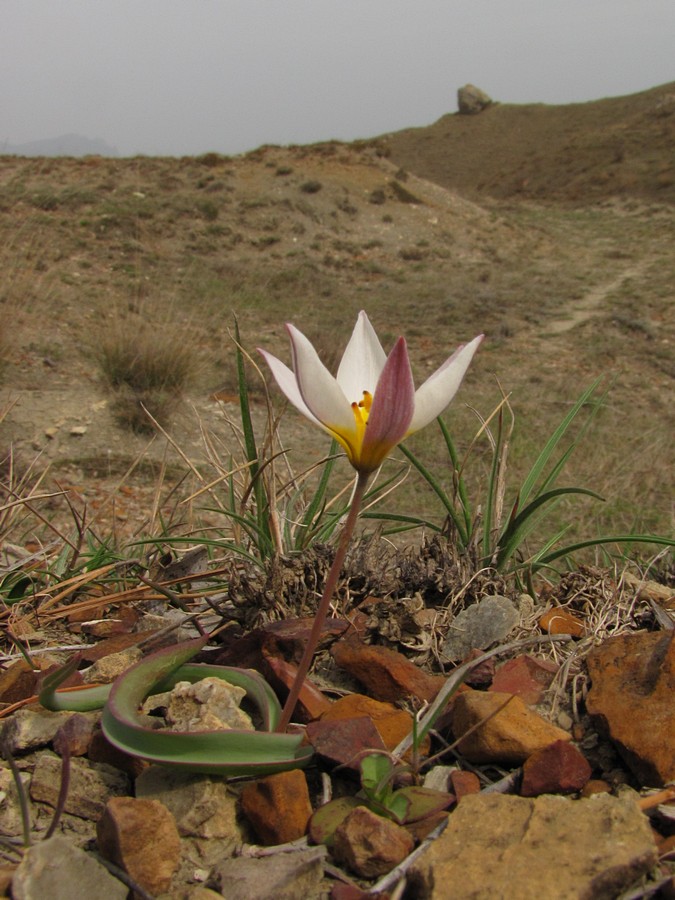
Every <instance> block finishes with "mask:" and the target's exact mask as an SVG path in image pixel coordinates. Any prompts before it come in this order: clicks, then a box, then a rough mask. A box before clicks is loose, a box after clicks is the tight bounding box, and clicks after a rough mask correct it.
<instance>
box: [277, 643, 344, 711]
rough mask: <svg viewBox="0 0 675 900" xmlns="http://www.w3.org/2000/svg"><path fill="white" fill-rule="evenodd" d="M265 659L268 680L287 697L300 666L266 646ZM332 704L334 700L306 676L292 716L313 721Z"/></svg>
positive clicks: (280, 693) (278, 691) (281, 694)
mask: <svg viewBox="0 0 675 900" xmlns="http://www.w3.org/2000/svg"><path fill="white" fill-rule="evenodd" d="M263 660H264V666H265V671H264V674H265V677H266V680H267V682H268V683H269V684H270V685H271V687H272V688H273V689H274V690H275V691H276V692H277V693H278V694H279V696H281V697H284V698H285V697H287V696H288V694H289V692H290V689H291V687H292V685H293V682H294V681H295V678H296V676H297V674H298V667H297V666H294V665H293V663H289V662H287V661H286V660H285V659H282V658H281V657H279V656H273V655H272V654H271V653H268V652H266V651H265V650H264V648H263ZM331 706H332V701H331V700H329V699H328V697H326V695H325V694H324V693H323V692H322V691H320V690H319V688H318V687H317V686H316V685H315V684H313V683H312V681H310V679H309V678H305V680H304V681H303V683H302V687H301V688H300V696H299V697H298V702H297V704H296V705H295V709H294V710H293V715H292V717H291V718H292V720H293V721H294V722H303V723H307V722H311V721H312V720H313V719H318V718H319V717H320V716H321V715H322V713H325V712H326V711H327V710H329V709H330V707H331Z"/></svg>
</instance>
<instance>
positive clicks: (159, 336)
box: [94, 313, 199, 432]
mask: <svg viewBox="0 0 675 900" xmlns="http://www.w3.org/2000/svg"><path fill="white" fill-rule="evenodd" d="M198 351H199V348H198V346H197V345H196V343H194V342H193V341H192V340H190V334H189V331H188V330H187V329H186V328H185V327H184V326H182V325H180V324H178V323H173V322H170V321H162V320H161V319H160V320H157V319H154V318H152V317H149V318H147V317H145V316H140V315H138V314H133V313H131V314H129V315H126V316H115V317H114V319H113V321H112V322H108V323H106V326H105V327H104V328H103V329H102V330H101V333H100V334H99V335H98V340H97V341H96V344H95V347H94V353H95V356H96V358H97V361H98V363H99V365H100V367H101V372H102V374H103V377H104V379H105V381H106V383H107V384H108V386H109V387H110V388H111V389H112V391H113V396H114V410H115V414H116V417H117V419H118V421H119V422H120V424H121V425H123V426H125V427H127V428H130V429H131V430H132V431H138V432H142V431H150V432H151V431H153V427H154V426H153V424H152V422H151V420H150V419H149V417H148V415H147V413H150V414H151V416H153V418H155V419H156V420H157V421H158V422H159V423H160V424H162V425H166V424H167V423H168V421H169V418H170V415H171V413H172V412H173V410H174V409H175V407H176V404H177V402H178V400H179V398H180V396H181V395H182V393H183V392H184V391H185V389H186V388H187V387H188V385H189V383H190V381H191V379H192V378H193V377H194V375H195V372H196V369H197V366H198V360H199V356H198ZM146 410H147V412H146Z"/></svg>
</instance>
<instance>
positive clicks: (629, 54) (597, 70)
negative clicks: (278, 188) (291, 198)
mask: <svg viewBox="0 0 675 900" xmlns="http://www.w3.org/2000/svg"><path fill="white" fill-rule="evenodd" d="M673 80H675V0H468V2H467V0H454V2H453V0H0V146H2V144H5V143H11V144H19V143H24V142H26V141H32V140H38V139H42V138H49V137H57V136H59V135H63V134H66V133H69V132H75V133H78V134H81V135H84V136H86V137H89V138H100V139H103V140H105V141H107V142H108V143H109V144H111V145H113V146H115V147H117V148H118V150H119V152H120V153H121V154H122V155H133V154H136V153H143V154H150V155H155V154H167V155H183V154H195V153H203V152H206V151H210V150H215V151H219V152H222V153H238V152H241V151H244V150H249V149H252V148H254V147H257V146H259V145H260V144H263V143H273V144H289V143H300V144H304V143H310V142H313V141H319V140H327V139H329V138H333V137H334V138H340V139H344V140H352V139H355V138H358V137H372V136H375V135H378V134H382V133H383V132H387V131H396V130H398V129H401V128H406V127H408V126H412V125H428V124H430V123H432V122H434V121H435V120H436V119H438V118H439V117H440V116H442V115H444V114H445V113H447V112H454V111H455V110H456V108H457V107H456V92H457V88H458V87H460V86H461V85H463V84H465V83H466V82H472V83H474V84H476V85H478V86H479V87H481V88H482V89H483V90H485V91H486V92H487V93H488V94H490V96H491V97H492V98H493V99H495V100H501V101H502V102H509V103H529V102H543V103H573V102H578V101H584V100H594V99H598V98H600V97H607V96H617V95H621V94H632V93H635V92H637V91H641V90H645V89H646V88H649V87H655V86H657V85H659V84H663V83H665V82H668V81H673Z"/></svg>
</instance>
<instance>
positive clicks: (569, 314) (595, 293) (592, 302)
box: [547, 259, 651, 334]
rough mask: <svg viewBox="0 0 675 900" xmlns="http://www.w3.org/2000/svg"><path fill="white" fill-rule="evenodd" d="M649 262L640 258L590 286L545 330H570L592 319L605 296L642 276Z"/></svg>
mask: <svg viewBox="0 0 675 900" xmlns="http://www.w3.org/2000/svg"><path fill="white" fill-rule="evenodd" d="M650 262H651V260H649V259H642V260H640V262H638V263H636V264H635V265H632V266H628V267H627V268H625V269H624V270H623V272H621V273H620V274H619V275H617V276H616V277H615V278H612V279H611V280H610V281H606V282H604V283H603V284H598V285H596V286H595V287H593V288H591V290H590V291H588V292H587V293H586V294H584V296H583V297H582V298H581V299H580V300H579V301H578V302H577V303H571V304H570V305H569V306H568V307H567V308H566V309H565V315H564V316H561V317H560V318H559V319H554V320H553V321H552V322H549V323H548V324H547V331H548V332H549V333H551V334H563V333H564V332H566V331H571V330H572V329H573V328H575V327H576V326H577V325H580V324H581V323H582V322H586V321H588V319H592V318H593V317H594V316H595V315H597V314H598V312H599V310H600V307H601V305H602V303H603V301H604V300H606V299H607V297H610V296H611V295H612V294H613V293H615V292H616V291H618V290H620V288H622V287H623V285H624V284H625V283H626V281H628V280H629V279H632V278H640V277H642V275H644V272H645V270H646V268H647V266H648V264H649V263H650Z"/></svg>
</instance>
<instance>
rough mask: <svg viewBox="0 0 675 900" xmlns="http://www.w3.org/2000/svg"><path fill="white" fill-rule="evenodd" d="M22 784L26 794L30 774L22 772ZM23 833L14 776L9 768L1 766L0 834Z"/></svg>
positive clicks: (32, 816)
mask: <svg viewBox="0 0 675 900" xmlns="http://www.w3.org/2000/svg"><path fill="white" fill-rule="evenodd" d="M19 777H20V779H21V784H22V785H23V787H24V790H25V791H26V792H28V791H29V789H30V774H29V773H28V772H20V773H19ZM28 805H29V817H30V820H31V825H32V824H33V818H34V815H33V809H32V808H31V806H30V804H28ZM22 831H23V822H22V819H21V806H20V804H19V795H18V792H17V789H16V783H15V781H14V776H13V775H12V772H11V770H10V769H9V768H6V767H5V766H4V765H2V764H0V834H5V835H7V834H9V835H20V834H21V833H22Z"/></svg>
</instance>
